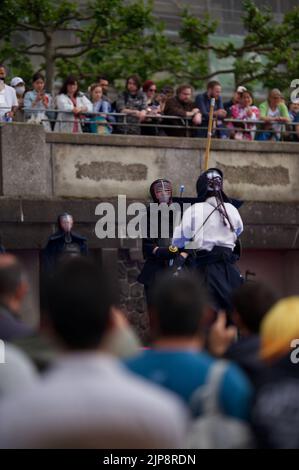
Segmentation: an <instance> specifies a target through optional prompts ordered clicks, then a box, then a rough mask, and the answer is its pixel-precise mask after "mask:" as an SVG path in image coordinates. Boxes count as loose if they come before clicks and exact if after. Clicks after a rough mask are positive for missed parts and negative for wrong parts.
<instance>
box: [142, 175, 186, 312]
mask: <svg viewBox="0 0 299 470" xmlns="http://www.w3.org/2000/svg"><path fill="white" fill-rule="evenodd" d="M150 194H151V197H152V200H153V202H154V203H156V204H162V203H166V204H167V205H168V206H169V205H170V204H171V203H172V184H171V182H170V181H168V180H166V179H158V180H156V181H154V182H153V183H152V184H151V186H150ZM156 222H157V226H156ZM163 224H164V228H165V225H166V224H168V227H167V228H168V229H169V231H168V237H163V236H162V235H163V233H162V226H163ZM155 231H156V235H157V237H156V238H152V237H151V233H153V232H155ZM172 235H173V213H172V212H171V211H169V219H168V220H167V221H166V220H163V218H162V217H159V218H158V220H157V219H156V218H155V217H154V210H153V208H151V204H150V205H149V207H148V208H147V224H146V234H144V233H143V234H142V250H143V256H144V259H145V264H144V266H143V269H142V271H141V273H140V275H139V276H138V281H139V282H140V283H141V284H143V285H144V290H145V297H146V301H147V304H148V305H149V304H150V299H151V290H152V288H153V285H154V283H155V280H156V278H157V276H159V274H161V272H163V271H164V270H165V269H168V268H169V263H170V260H172V259H173V258H174V257H176V256H177V255H178V253H179V250H178V249H177V248H176V247H172V246H171V239H172Z"/></svg>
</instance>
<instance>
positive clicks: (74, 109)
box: [73, 106, 85, 114]
mask: <svg viewBox="0 0 299 470" xmlns="http://www.w3.org/2000/svg"><path fill="white" fill-rule="evenodd" d="M83 109H85V108H78V107H77V106H74V108H73V113H74V114H80V113H82V112H83Z"/></svg>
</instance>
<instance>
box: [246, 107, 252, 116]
mask: <svg viewBox="0 0 299 470" xmlns="http://www.w3.org/2000/svg"><path fill="white" fill-rule="evenodd" d="M245 111H246V115H247V116H248V117H249V118H251V117H253V116H254V113H253V111H252V109H251V107H250V106H249V107H248V108H246V109H245Z"/></svg>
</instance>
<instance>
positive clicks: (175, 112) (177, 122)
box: [163, 96, 196, 137]
mask: <svg viewBox="0 0 299 470" xmlns="http://www.w3.org/2000/svg"><path fill="white" fill-rule="evenodd" d="M194 108H196V105H195V103H194V102H193V101H189V102H188V103H184V102H182V101H180V100H179V99H178V97H177V96H175V97H174V98H170V99H169V100H167V101H166V104H165V108H164V114H165V115H166V116H180V118H181V119H164V121H163V124H165V125H168V126H170V125H172V126H184V125H185V123H186V117H187V116H186V113H187V112H190V111H192V109H194ZM184 118H185V119H184ZM189 125H190V126H192V121H191V120H190V121H189ZM165 133H166V134H167V135H169V136H172V137H190V136H191V135H194V132H193V131H191V130H189V131H188V130H185V129H171V128H165Z"/></svg>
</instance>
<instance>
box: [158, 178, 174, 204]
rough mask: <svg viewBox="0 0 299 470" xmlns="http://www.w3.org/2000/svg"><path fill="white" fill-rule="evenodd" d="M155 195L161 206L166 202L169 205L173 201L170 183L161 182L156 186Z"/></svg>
mask: <svg viewBox="0 0 299 470" xmlns="http://www.w3.org/2000/svg"><path fill="white" fill-rule="evenodd" d="M154 193H155V196H156V199H157V200H158V202H159V203H160V204H161V203H162V202H165V203H166V204H169V203H170V202H171V199H172V187H171V184H170V183H169V182H168V181H164V180H160V181H157V183H156V184H155V185H154Z"/></svg>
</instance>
